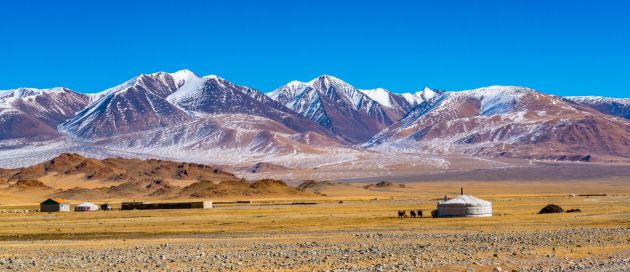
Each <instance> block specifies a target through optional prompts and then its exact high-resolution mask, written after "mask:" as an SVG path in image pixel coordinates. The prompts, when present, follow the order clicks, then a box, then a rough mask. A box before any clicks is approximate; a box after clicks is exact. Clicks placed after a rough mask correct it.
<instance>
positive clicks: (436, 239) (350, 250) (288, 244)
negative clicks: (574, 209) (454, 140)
mask: <svg viewBox="0 0 630 272" xmlns="http://www.w3.org/2000/svg"><path fill="white" fill-rule="evenodd" d="M629 244H630V228H580V229H567V230H558V231H535V232H497V233H488V232H472V233H471V232H465V233H464V232H462V233H439V232H438V233H409V232H404V231H382V232H377V231H370V232H360V231H357V232H349V231H328V232H315V233H255V234H249V235H248V234H244V235H237V236H235V235H229V234H223V235H221V234H199V235H185V236H164V235H161V236H159V237H156V238H150V239H140V238H129V239H124V240H123V239H118V240H76V241H74V240H48V241H5V242H0V271H65V270H72V271H248V270H253V271H260V270H263V271H422V270H441V271H630V246H629Z"/></svg>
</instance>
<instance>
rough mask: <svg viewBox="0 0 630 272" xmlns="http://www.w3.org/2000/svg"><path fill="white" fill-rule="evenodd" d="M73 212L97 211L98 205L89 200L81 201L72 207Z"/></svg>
mask: <svg viewBox="0 0 630 272" xmlns="http://www.w3.org/2000/svg"><path fill="white" fill-rule="evenodd" d="M74 211H75V212H90V211H98V205H95V204H94V203H90V202H83V203H81V204H79V205H77V206H75V207H74Z"/></svg>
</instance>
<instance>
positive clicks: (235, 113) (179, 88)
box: [59, 70, 339, 153]
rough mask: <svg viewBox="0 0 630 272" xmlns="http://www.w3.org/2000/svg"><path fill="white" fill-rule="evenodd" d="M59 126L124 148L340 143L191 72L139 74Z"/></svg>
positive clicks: (248, 93)
mask: <svg viewBox="0 0 630 272" xmlns="http://www.w3.org/2000/svg"><path fill="white" fill-rule="evenodd" d="M93 97H96V99H94V101H93V102H92V103H91V104H90V105H89V106H87V107H86V108H85V109H83V110H82V111H80V112H79V113H77V115H76V116H74V117H72V118H71V119H69V120H68V121H66V122H64V123H63V124H62V125H61V126H60V127H59V128H60V130H61V131H63V132H65V133H67V134H68V135H71V136H73V137H76V138H80V139H90V140H93V141H95V142H96V144H98V145H101V146H107V147H108V148H112V149H121V150H142V152H145V151H146V150H147V149H148V150H162V151H163V152H172V151H169V150H172V149H177V150H210V149H217V148H218V149H225V150H236V149H240V150H243V151H242V152H262V153H265V152H268V153H277V152H288V153H290V152H294V151H295V150H301V149H304V148H306V147H305V146H306V143H308V144H311V145H313V146H320V145H322V146H336V145H339V141H338V140H337V139H334V136H333V135H332V133H330V132H329V131H327V130H326V129H324V128H322V127H320V126H318V125H317V124H315V123H313V122H312V121H310V120H308V119H306V118H304V117H301V116H299V115H298V114H296V113H295V112H293V111H291V110H290V109H288V108H287V107H285V106H284V105H282V104H280V103H278V102H276V101H274V100H272V99H271V98H269V97H267V96H266V95H265V94H263V93H261V92H259V91H257V90H255V89H252V88H249V87H245V86H240V85H236V84H234V83H231V82H229V81H227V80H225V79H222V78H220V77H218V76H214V75H210V76H204V77H198V76H197V75H195V74H194V73H192V72H191V71H188V70H181V71H178V72H175V73H163V72H160V73H154V74H148V75H140V76H137V77H135V78H133V79H131V80H129V81H127V82H125V83H123V84H121V85H118V86H116V87H113V88H110V89H107V90H105V91H103V92H101V93H99V94H96V95H94V96H93Z"/></svg>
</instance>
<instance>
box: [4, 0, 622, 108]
mask: <svg viewBox="0 0 630 272" xmlns="http://www.w3.org/2000/svg"><path fill="white" fill-rule="evenodd" d="M0 64H1V65H0V89H10V88H16V87H39V88H44V87H53V86H66V87H69V88H72V89H75V90H77V91H81V92H96V91H101V90H103V89H106V88H108V87H111V86H114V85H116V84H119V83H122V82H123V81H125V80H127V79H129V78H131V77H133V76H135V75H137V74H140V73H152V72H157V71H167V72H172V71H176V70H179V69H183V68H188V69H190V70H192V71H194V72H195V73H197V74H198V75H206V74H217V75H219V76H222V77H224V78H226V79H228V80H231V81H233V82H236V83H238V84H244V85H248V86H251V87H254V88H257V89H259V90H262V91H270V90H272V89H274V88H275V87H278V86H280V85H282V84H284V83H286V82H288V81H290V80H293V79H297V80H303V81H306V80H310V79H312V78H314V77H316V76H318V75H320V74H330V75H334V76H337V77H339V78H341V79H344V80H345V81H347V82H349V83H351V84H353V85H355V86H356V87H359V88H375V87H383V88H387V89H390V90H392V91H395V92H407V91H415V90H419V89H421V88H422V87H424V86H429V87H431V88H439V89H446V90H462V89H470V88H476V87H481V86H486V85H495V84H500V85H523V86H529V87H532V88H535V89H538V90H540V91H543V92H547V93H553V94H558V95H605V96H614V97H630V87H629V86H630V2H629V1H605V0H604V1H504V0H501V1H448V0H445V1H443V0H440V1H436V0H432V1H404V0H401V1H370V0H364V1H328V0H320V1H133V2H132V1H116V0H113V1H85V0H75V1H72V0H68V1H6V2H3V6H2V8H1V9H0Z"/></svg>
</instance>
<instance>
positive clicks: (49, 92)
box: [0, 88, 89, 140]
mask: <svg viewBox="0 0 630 272" xmlns="http://www.w3.org/2000/svg"><path fill="white" fill-rule="evenodd" d="M88 103H89V97H88V96H87V95H84V94H80V93H77V92H74V91H72V90H70V89H66V88H53V89H34V88H20V89H15V90H6V91H0V140H6V139H19V138H26V139H30V140H48V139H53V138H57V137H60V133H59V132H58V131H57V126H58V125H59V124H61V123H62V122H64V121H65V120H66V119H68V118H70V117H72V116H74V114H75V112H77V111H80V110H81V109H83V108H84V107H85V106H86V105H87V104H88Z"/></svg>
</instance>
